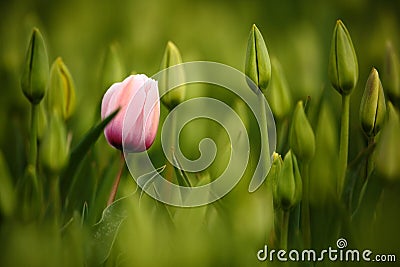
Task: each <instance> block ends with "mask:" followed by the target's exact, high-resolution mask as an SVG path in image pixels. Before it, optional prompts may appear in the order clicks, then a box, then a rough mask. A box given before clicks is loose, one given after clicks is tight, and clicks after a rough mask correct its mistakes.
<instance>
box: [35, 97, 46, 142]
mask: <svg viewBox="0 0 400 267" xmlns="http://www.w3.org/2000/svg"><path fill="white" fill-rule="evenodd" d="M37 127H38V128H37V138H38V140H42V138H43V136H44V135H45V133H46V132H47V127H48V121H47V112H46V109H45V107H44V103H43V102H42V103H40V104H39V112H38V126H37Z"/></svg>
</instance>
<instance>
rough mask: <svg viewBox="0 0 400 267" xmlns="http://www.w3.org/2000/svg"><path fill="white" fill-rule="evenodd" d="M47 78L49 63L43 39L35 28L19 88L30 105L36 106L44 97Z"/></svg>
mask: <svg viewBox="0 0 400 267" xmlns="http://www.w3.org/2000/svg"><path fill="white" fill-rule="evenodd" d="M48 78H49V62H48V57H47V51H46V46H45V44H44V41H43V37H42V35H41V33H40V32H39V30H38V29H37V28H34V29H33V31H32V36H31V40H30V42H29V46H28V50H27V52H26V58H25V66H24V71H23V73H22V78H21V88H22V91H23V92H24V95H25V96H26V97H27V98H28V100H29V101H30V102H31V103H32V104H38V103H39V102H40V101H41V100H42V99H43V97H44V95H45V92H46V87H47V81H48Z"/></svg>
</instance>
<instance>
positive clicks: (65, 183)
mask: <svg viewBox="0 0 400 267" xmlns="http://www.w3.org/2000/svg"><path fill="white" fill-rule="evenodd" d="M118 111H119V109H118V110H116V111H114V112H113V113H111V114H110V115H109V116H108V117H107V118H105V119H104V120H103V121H101V122H100V123H98V124H97V125H96V126H95V127H93V128H92V129H90V130H89V131H88V132H87V134H86V135H85V136H84V137H83V139H82V140H81V141H80V142H79V143H78V145H77V146H76V147H75V148H73V149H72V152H71V154H70V159H69V164H68V166H67V167H66V168H65V170H64V172H63V174H62V175H61V188H62V189H64V191H63V192H61V194H62V199H64V198H65V196H66V195H67V193H68V192H69V191H70V190H71V188H72V187H73V186H74V184H75V183H76V176H75V173H76V171H77V170H78V168H79V165H80V163H81V162H82V160H83V158H84V157H85V155H86V154H87V153H88V151H89V149H90V148H91V147H92V146H93V144H94V143H95V142H96V140H97V139H98V138H99V137H100V135H101V134H102V133H103V130H104V128H105V127H106V126H107V124H108V123H109V122H110V121H111V120H112V119H113V118H114V117H115V116H116V115H117V113H118Z"/></svg>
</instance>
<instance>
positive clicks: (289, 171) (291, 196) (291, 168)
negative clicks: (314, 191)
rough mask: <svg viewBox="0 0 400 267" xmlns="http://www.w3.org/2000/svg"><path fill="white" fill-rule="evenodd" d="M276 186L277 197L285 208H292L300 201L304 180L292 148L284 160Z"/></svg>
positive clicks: (278, 201) (280, 204)
mask: <svg viewBox="0 0 400 267" xmlns="http://www.w3.org/2000/svg"><path fill="white" fill-rule="evenodd" d="M276 186H277V188H276V196H275V198H276V199H277V203H279V206H280V207H281V208H282V209H283V210H290V208H292V207H293V206H295V205H296V204H297V203H299V202H300V200H301V196H302V181H301V177H300V171H299V167H298V164H297V160H296V157H295V156H294V154H292V152H291V151H290V150H289V151H288V153H286V155H285V158H284V160H283V164H282V169H281V171H280V173H279V176H278V180H277V183H276Z"/></svg>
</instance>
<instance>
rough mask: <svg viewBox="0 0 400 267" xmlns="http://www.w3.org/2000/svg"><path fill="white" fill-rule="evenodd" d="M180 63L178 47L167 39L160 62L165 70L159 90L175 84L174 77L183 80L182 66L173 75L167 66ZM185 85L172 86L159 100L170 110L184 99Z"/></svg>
mask: <svg viewBox="0 0 400 267" xmlns="http://www.w3.org/2000/svg"><path fill="white" fill-rule="evenodd" d="M181 63H182V57H181V54H180V52H179V49H178V48H177V47H176V45H175V44H174V43H173V42H171V41H169V42H168V43H167V47H166V48H165V52H164V57H163V59H162V62H161V69H162V70H164V69H166V70H165V72H164V75H163V76H162V79H161V81H160V84H159V86H160V90H161V91H165V90H167V89H169V88H170V87H172V86H173V85H174V84H176V82H177V81H176V80H175V79H179V80H178V81H185V73H184V71H183V68H178V69H177V70H178V71H177V72H176V73H175V72H174V74H173V75H171V74H170V72H169V70H168V68H169V67H172V66H174V65H178V64H181ZM185 93H186V90H185V87H184V86H179V87H178V88H174V89H173V90H171V91H169V92H168V93H167V94H165V95H164V96H163V97H162V98H161V102H162V103H163V104H164V105H165V106H166V107H167V108H168V109H169V110H172V109H173V108H174V107H176V106H177V105H179V104H180V103H182V102H183V101H184V99H185Z"/></svg>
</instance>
